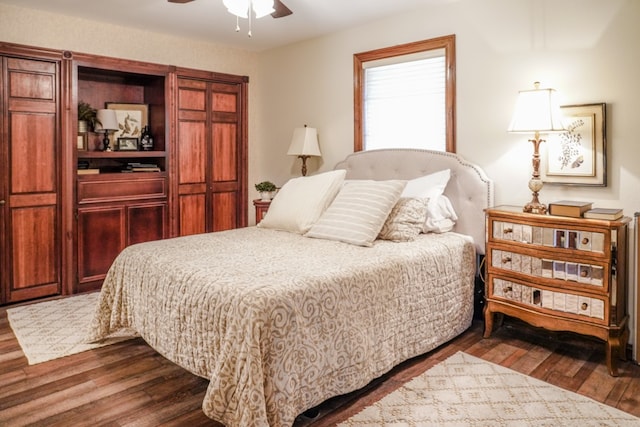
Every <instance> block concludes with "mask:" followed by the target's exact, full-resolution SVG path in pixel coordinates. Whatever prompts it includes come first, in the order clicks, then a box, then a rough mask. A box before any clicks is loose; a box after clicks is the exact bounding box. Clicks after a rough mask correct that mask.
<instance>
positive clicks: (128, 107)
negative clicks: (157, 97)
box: [106, 102, 149, 141]
mask: <svg viewBox="0 0 640 427" xmlns="http://www.w3.org/2000/svg"><path fill="white" fill-rule="evenodd" d="M106 107H107V108H108V109H110V110H115V111H116V117H117V118H118V130H116V131H115V132H114V133H113V140H114V141H117V140H118V138H138V139H139V138H140V136H141V135H142V129H143V128H144V127H145V126H147V125H148V124H149V104H129V103H122V102H107V103H106Z"/></svg>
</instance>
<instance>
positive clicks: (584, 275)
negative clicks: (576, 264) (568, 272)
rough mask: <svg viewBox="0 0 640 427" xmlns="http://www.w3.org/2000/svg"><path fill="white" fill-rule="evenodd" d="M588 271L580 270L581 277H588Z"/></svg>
mask: <svg viewBox="0 0 640 427" xmlns="http://www.w3.org/2000/svg"><path fill="white" fill-rule="evenodd" d="M587 274H588V271H587V270H580V277H587Z"/></svg>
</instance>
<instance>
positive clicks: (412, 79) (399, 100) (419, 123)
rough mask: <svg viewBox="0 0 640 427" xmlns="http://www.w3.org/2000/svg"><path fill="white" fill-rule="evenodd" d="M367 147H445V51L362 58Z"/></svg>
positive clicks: (370, 148) (365, 145)
mask: <svg viewBox="0 0 640 427" xmlns="http://www.w3.org/2000/svg"><path fill="white" fill-rule="evenodd" d="M363 68H364V99H363V101H364V102H363V118H364V123H363V125H364V126H363V130H364V149H365V150H373V149H379V148H423V149H431V150H441V151H446V150H447V145H446V144H447V135H446V99H445V92H446V66H445V50H444V49H433V50H429V51H425V52H420V53H417V54H410V55H402V56H396V57H392V58H385V59H382V60H379V61H369V62H365V63H363Z"/></svg>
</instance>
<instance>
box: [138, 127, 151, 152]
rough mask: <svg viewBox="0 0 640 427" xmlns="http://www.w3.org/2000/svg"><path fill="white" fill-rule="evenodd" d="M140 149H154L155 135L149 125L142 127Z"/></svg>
mask: <svg viewBox="0 0 640 427" xmlns="http://www.w3.org/2000/svg"><path fill="white" fill-rule="evenodd" d="M140 149H141V150H142V151H151V150H153V136H152V135H151V131H150V130H149V126H148V125H147V126H145V127H143V128H142V136H141V137H140Z"/></svg>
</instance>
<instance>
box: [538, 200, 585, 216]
mask: <svg viewBox="0 0 640 427" xmlns="http://www.w3.org/2000/svg"><path fill="white" fill-rule="evenodd" d="M592 207H593V203H591V202H579V201H576V200H561V201H559V202H554V203H549V214H550V215H559V216H571V217H574V218H580V217H582V215H583V214H584V213H585V212H586V211H588V210H589V209H591V208H592Z"/></svg>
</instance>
